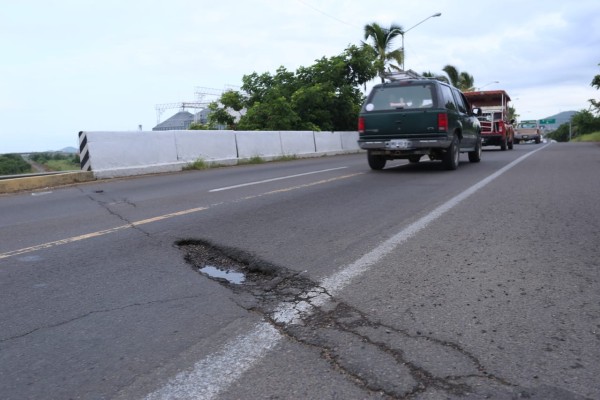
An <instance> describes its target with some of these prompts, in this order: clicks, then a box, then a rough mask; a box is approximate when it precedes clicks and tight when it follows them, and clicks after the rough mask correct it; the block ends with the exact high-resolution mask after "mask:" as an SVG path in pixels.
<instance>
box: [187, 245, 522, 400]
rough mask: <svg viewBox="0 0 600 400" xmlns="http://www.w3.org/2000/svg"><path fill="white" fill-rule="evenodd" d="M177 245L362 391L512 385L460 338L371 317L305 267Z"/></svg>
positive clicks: (457, 392)
mask: <svg viewBox="0 0 600 400" xmlns="http://www.w3.org/2000/svg"><path fill="white" fill-rule="evenodd" d="M177 245H178V246H179V247H180V248H181V249H182V250H183V251H184V252H185V260H186V261H187V262H188V263H189V264H190V265H191V266H192V267H193V268H194V269H195V270H196V271H198V272H200V273H201V274H202V275H203V276H205V277H207V278H209V279H213V280H215V281H216V282H218V283H220V284H221V285H224V286H226V287H228V288H229V289H231V290H232V291H233V292H235V293H238V294H240V296H238V297H236V298H234V301H236V302H237V303H238V304H239V305H240V306H241V307H244V308H246V309H247V310H251V311H253V312H257V313H259V314H261V315H263V316H264V318H265V320H267V321H268V322H270V323H271V324H273V325H274V326H275V327H277V328H278V329H279V330H280V331H281V332H282V333H283V334H284V335H286V336H287V337H288V338H290V339H291V340H294V341H296V342H298V343H301V344H304V345H306V346H310V347H311V348H318V349H320V350H321V356H322V357H323V359H325V360H326V361H328V362H329V363H330V364H331V365H332V368H333V369H334V370H336V371H339V372H340V373H343V374H345V375H346V376H347V377H349V379H350V380H351V381H352V382H355V383H356V384H357V385H359V386H361V387H362V388H363V389H364V390H368V391H370V392H372V393H379V394H384V395H385V396H387V397H390V398H394V399H409V398H414V397H415V396H416V395H417V394H419V393H425V392H428V393H429V392H431V391H433V392H440V393H445V395H450V396H459V397H460V396H465V395H473V394H475V393H477V394H478V395H481V394H484V395H489V394H490V393H489V392H486V390H487V389H486V387H490V386H496V387H497V388H498V387H500V388H502V389H501V390H508V391H509V392H510V391H512V390H513V389H514V386H513V385H511V384H510V383H508V382H506V381H504V380H503V379H501V378H498V377H495V376H493V375H492V374H490V373H488V372H487V371H486V370H485V367H484V366H483V365H482V364H481V363H480V362H479V360H477V358H476V357H475V356H473V355H472V354H470V353H469V352H467V351H465V350H464V349H463V348H462V347H461V346H460V345H458V344H455V343H450V342H446V341H441V340H438V339H436V338H433V337H427V336H426V335H417V336H414V335H411V334H409V333H408V332H409V330H408V329H400V328H398V327H393V326H389V325H385V324H382V323H381V322H380V321H373V320H371V319H370V318H369V316H368V315H366V314H365V313H363V312H361V311H360V310H358V309H356V308H354V307H352V306H351V305H348V304H346V303H344V302H341V301H339V300H338V299H335V298H333V297H332V296H331V295H329V294H328V293H327V290H326V288H323V287H322V286H320V285H319V284H318V283H316V282H314V281H312V280H311V279H310V278H309V277H308V276H307V275H306V274H304V273H301V272H297V271H293V270H290V269H288V268H284V267H281V266H277V265H274V264H272V263H269V262H266V261H264V260H261V259H259V258H258V257H256V256H254V255H252V254H250V253H248V252H244V251H241V250H239V249H235V248H230V247H224V246H216V245H214V244H212V243H210V242H208V241H203V240H183V241H180V242H178V243H177ZM483 382H487V385H486V384H484V383H483ZM492 397H493V395H492Z"/></svg>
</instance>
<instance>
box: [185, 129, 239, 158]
mask: <svg viewBox="0 0 600 400" xmlns="http://www.w3.org/2000/svg"><path fill="white" fill-rule="evenodd" d="M174 133H175V147H176V151H177V160H178V161H185V162H188V163H189V162H194V161H197V160H199V159H202V160H204V161H207V162H209V163H210V162H214V163H225V164H227V163H232V162H233V163H235V162H237V158H238V155H237V145H236V138H235V132H234V131H174Z"/></svg>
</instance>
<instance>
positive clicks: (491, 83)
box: [477, 81, 500, 90]
mask: <svg viewBox="0 0 600 400" xmlns="http://www.w3.org/2000/svg"><path fill="white" fill-rule="evenodd" d="M494 83H500V81H494V82H490V83H486V84H485V85H483V86H480V87H478V88H477V90H481V89H483V88H484V87H486V86H490V85H493V84H494Z"/></svg>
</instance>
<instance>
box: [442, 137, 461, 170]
mask: <svg viewBox="0 0 600 400" xmlns="http://www.w3.org/2000/svg"><path fill="white" fill-rule="evenodd" d="M459 149H460V139H459V138H458V136H457V135H456V134H455V135H454V138H453V139H452V143H451V144H450V147H449V148H448V150H447V151H446V153H444V156H443V158H442V164H444V168H446V169H447V170H450V171H453V170H455V169H456V168H458V160H459V157H460V151H459Z"/></svg>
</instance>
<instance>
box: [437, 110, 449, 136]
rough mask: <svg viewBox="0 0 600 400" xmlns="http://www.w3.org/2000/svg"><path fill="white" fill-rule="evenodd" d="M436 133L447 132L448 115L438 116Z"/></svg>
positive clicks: (441, 114) (440, 114)
mask: <svg viewBox="0 0 600 400" xmlns="http://www.w3.org/2000/svg"><path fill="white" fill-rule="evenodd" d="M438 131H440V132H446V131H448V114H446V113H439V114H438Z"/></svg>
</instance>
